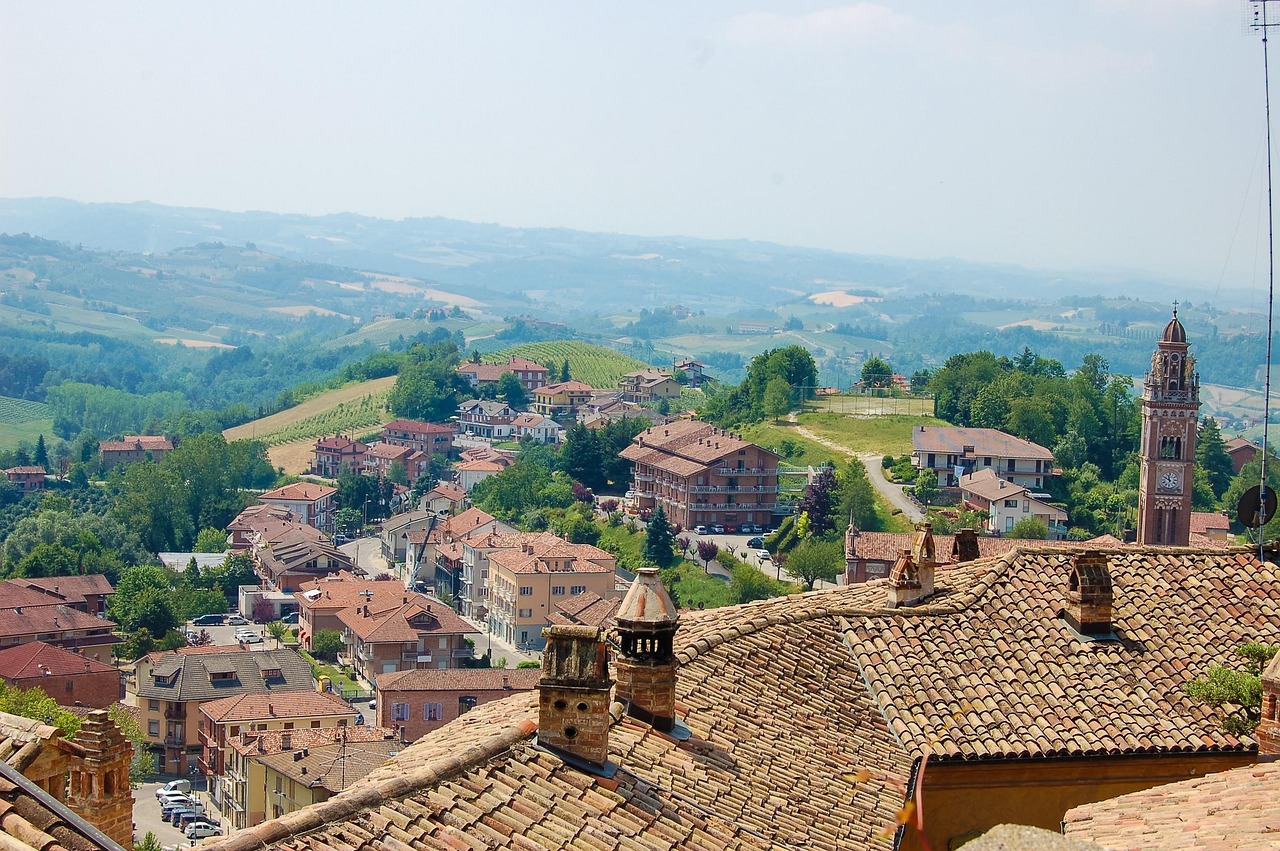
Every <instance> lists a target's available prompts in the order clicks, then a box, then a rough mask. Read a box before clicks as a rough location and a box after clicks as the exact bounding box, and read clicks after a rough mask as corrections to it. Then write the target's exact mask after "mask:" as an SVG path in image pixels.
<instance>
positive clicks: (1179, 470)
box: [1138, 302, 1200, 547]
mask: <svg viewBox="0 0 1280 851" xmlns="http://www.w3.org/2000/svg"><path fill="white" fill-rule="evenodd" d="M1138 403H1139V404H1140V405H1141V406H1142V449H1141V451H1140V453H1139V454H1140V456H1141V461H1142V470H1141V473H1140V475H1139V479H1138V543H1140V544H1154V545H1159V546H1169V547H1185V546H1187V544H1188V542H1189V541H1190V539H1191V481H1192V477H1193V476H1194V475H1195V462H1196V426H1197V425H1198V424H1199V419H1200V376H1199V374H1197V373H1196V371H1195V358H1194V357H1193V356H1192V355H1191V352H1190V350H1189V346H1188V345H1187V332H1186V329H1184V328H1183V327H1182V323H1181V322H1179V321H1178V304H1177V302H1174V305H1173V318H1172V319H1170V320H1169V324H1168V325H1166V326H1165V327H1164V333H1163V334H1161V335H1160V342H1158V343H1157V344H1156V350H1155V353H1154V354H1152V356H1151V369H1150V371H1149V372H1147V377H1146V380H1145V381H1144V382H1143V385H1142V397H1141V398H1140V399H1139V400H1138Z"/></svg>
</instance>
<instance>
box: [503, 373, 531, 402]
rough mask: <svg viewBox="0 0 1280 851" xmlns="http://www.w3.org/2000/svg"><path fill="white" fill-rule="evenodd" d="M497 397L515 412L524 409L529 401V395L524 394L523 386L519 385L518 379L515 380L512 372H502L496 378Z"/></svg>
mask: <svg viewBox="0 0 1280 851" xmlns="http://www.w3.org/2000/svg"><path fill="white" fill-rule="evenodd" d="M498 395H499V396H501V397H502V401H504V402H506V403H507V404H508V405H510V406H511V407H512V408H514V409H515V410H517V411H519V410H521V409H522V408H524V406H525V404H526V403H527V402H528V401H529V394H528V393H526V392H525V389H524V385H523V384H521V383H520V379H519V378H516V374H515V373H514V372H504V373H502V375H500V376H498Z"/></svg>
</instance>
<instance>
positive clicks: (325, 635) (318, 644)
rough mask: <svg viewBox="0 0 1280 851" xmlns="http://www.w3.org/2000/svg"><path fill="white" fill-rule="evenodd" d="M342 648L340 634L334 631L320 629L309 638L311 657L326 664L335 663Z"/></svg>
mask: <svg viewBox="0 0 1280 851" xmlns="http://www.w3.org/2000/svg"><path fill="white" fill-rule="evenodd" d="M342 647H343V644H342V633H340V632H338V631H337V630H336V629H322V630H320V631H319V632H317V633H316V634H315V635H314V636H313V637H312V638H311V655H312V656H314V657H316V658H317V659H323V660H325V661H326V662H336V661H337V660H338V652H339V651H340V650H342Z"/></svg>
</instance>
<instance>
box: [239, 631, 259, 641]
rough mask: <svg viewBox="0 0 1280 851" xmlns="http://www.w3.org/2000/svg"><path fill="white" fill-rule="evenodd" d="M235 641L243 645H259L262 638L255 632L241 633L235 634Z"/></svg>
mask: <svg viewBox="0 0 1280 851" xmlns="http://www.w3.org/2000/svg"><path fill="white" fill-rule="evenodd" d="M236 640H237V641H243V642H244V643H245V644H261V643H262V636H261V635H258V633H256V632H242V633H237V634H236Z"/></svg>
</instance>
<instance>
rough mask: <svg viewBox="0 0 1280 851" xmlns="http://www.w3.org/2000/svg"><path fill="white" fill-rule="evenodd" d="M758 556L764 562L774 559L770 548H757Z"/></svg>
mask: <svg viewBox="0 0 1280 851" xmlns="http://www.w3.org/2000/svg"><path fill="white" fill-rule="evenodd" d="M756 558H758V559H760V561H762V562H764V561H773V557H772V556H770V555H769V551H768V550H756Z"/></svg>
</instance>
